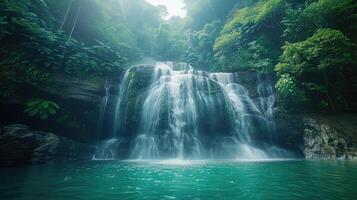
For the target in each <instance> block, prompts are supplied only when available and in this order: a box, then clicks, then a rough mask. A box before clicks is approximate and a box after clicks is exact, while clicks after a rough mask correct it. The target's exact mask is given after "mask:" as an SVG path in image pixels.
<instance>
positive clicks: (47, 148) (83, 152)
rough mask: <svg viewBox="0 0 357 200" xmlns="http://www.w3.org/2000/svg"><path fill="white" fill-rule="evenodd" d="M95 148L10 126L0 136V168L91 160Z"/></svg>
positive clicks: (17, 126)
mask: <svg viewBox="0 0 357 200" xmlns="http://www.w3.org/2000/svg"><path fill="white" fill-rule="evenodd" d="M94 152H95V148H94V147H92V146H90V145H87V144H82V143H77V142H75V141H73V140H69V139H66V138H63V137H59V136H57V135H55V134H53V133H47V132H41V131H33V130H31V129H30V128H29V127H27V126H24V125H18V124H15V125H9V126H5V127H3V128H2V131H1V134H0V166H13V165H20V164H30V163H32V164H37V163H53V162H64V161H74V160H90V159H91V158H92V156H93V155H94Z"/></svg>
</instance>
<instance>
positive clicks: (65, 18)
mask: <svg viewBox="0 0 357 200" xmlns="http://www.w3.org/2000/svg"><path fill="white" fill-rule="evenodd" d="M71 7H72V0H69V2H68V6H67V9H66V14H65V15H64V18H63V21H62V23H61V26H60V28H59V29H58V30H59V31H60V30H62V29H63V26H64V24H65V23H66V21H67V18H68V14H69V11H70V10H71Z"/></svg>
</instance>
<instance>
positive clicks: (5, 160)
mask: <svg viewBox="0 0 357 200" xmlns="http://www.w3.org/2000/svg"><path fill="white" fill-rule="evenodd" d="M35 147H36V136H35V134H34V133H33V132H32V131H30V130H29V128H28V127H27V126H24V125H18V124H15V125H11V126H6V127H4V128H3V129H2V131H1V135H0V166H1V165H5V166H8V165H17V164H23V163H26V162H27V161H28V160H29V159H30V158H31V155H32V152H33V149H34V148H35Z"/></svg>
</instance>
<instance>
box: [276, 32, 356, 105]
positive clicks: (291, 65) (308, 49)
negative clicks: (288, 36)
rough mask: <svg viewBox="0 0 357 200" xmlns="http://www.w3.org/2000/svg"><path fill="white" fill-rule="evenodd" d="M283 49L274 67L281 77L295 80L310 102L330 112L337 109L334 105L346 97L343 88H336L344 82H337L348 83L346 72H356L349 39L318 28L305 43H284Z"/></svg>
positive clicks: (340, 34) (352, 49)
mask: <svg viewBox="0 0 357 200" xmlns="http://www.w3.org/2000/svg"><path fill="white" fill-rule="evenodd" d="M283 49H284V52H283V54H282V56H281V57H280V62H279V63H278V64H277V66H276V68H275V70H276V71H277V73H278V74H279V75H281V78H283V75H285V74H289V75H290V76H291V77H294V78H295V79H296V80H298V81H299V82H300V86H299V87H300V88H303V90H305V92H306V93H307V94H308V95H309V96H310V98H311V100H312V101H315V102H316V101H317V102H320V104H321V105H323V104H326V105H328V106H329V107H330V108H331V110H332V111H336V110H337V106H336V104H344V102H340V99H342V100H343V101H344V98H345V97H344V92H343V90H344V88H340V87H338V86H339V85H346V83H343V84H339V82H344V81H347V79H346V78H345V76H348V74H345V73H346V72H351V71H355V69H354V68H355V65H356V61H355V60H354V59H353V55H356V53H357V51H356V45H355V44H354V43H352V42H351V40H350V39H349V38H347V37H346V36H345V35H344V34H343V33H342V32H341V31H339V30H334V29H319V30H317V31H316V33H315V34H314V35H312V36H311V37H309V38H307V39H306V40H305V41H302V42H297V43H287V44H286V45H285V46H284V47H283ZM332 83H333V84H332ZM348 84H352V83H347V85H348ZM323 94H325V96H323ZM325 99H327V101H328V102H325ZM346 109H347V108H346Z"/></svg>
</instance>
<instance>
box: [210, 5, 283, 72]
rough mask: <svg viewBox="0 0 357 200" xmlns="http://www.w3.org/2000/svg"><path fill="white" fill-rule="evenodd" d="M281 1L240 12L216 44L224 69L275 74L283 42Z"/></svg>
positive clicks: (241, 9)
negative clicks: (274, 67)
mask: <svg viewBox="0 0 357 200" xmlns="http://www.w3.org/2000/svg"><path fill="white" fill-rule="evenodd" d="M285 10H286V3H285V1H282V0H264V1H258V2H257V3H255V4H252V5H250V4H249V5H248V6H247V7H243V8H239V9H237V10H236V11H235V12H234V13H233V14H232V16H231V17H230V19H229V20H228V21H227V23H226V24H225V25H224V27H223V29H222V32H221V34H220V36H219V37H218V38H217V40H216V42H215V44H214V51H215V56H216V58H217V59H218V60H219V62H220V64H221V65H222V69H223V70H229V71H232V70H233V71H234V70H237V69H245V70H249V69H253V70H257V71H262V72H272V70H273V66H274V65H275V64H276V62H277V58H278V56H279V55H280V45H281V43H282V41H281V38H280V35H281V33H282V31H283V30H282V26H281V23H280V21H281V20H282V18H283V16H284V15H285Z"/></svg>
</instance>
